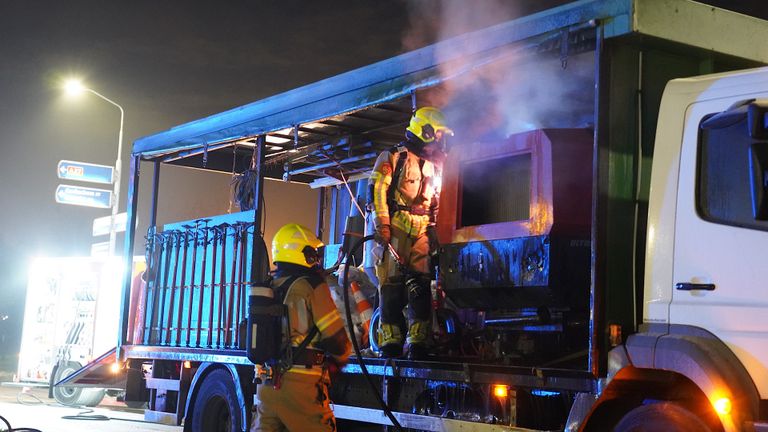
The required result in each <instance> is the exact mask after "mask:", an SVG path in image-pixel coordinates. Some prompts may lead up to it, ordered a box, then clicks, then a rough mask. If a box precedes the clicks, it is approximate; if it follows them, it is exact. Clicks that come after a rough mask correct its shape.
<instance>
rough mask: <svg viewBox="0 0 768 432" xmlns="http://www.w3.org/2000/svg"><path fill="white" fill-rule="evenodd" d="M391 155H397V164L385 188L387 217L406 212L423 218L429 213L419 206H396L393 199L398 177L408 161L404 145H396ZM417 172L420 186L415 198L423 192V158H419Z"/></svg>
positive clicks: (395, 201) (396, 203)
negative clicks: (398, 212) (419, 177)
mask: <svg viewBox="0 0 768 432" xmlns="http://www.w3.org/2000/svg"><path fill="white" fill-rule="evenodd" d="M390 152H392V153H397V162H395V170H394V172H393V173H392V181H391V182H390V183H389V187H387V207H389V217H390V218H391V217H392V215H393V214H394V213H395V212H396V211H407V212H409V213H410V214H412V215H416V216H423V215H426V214H428V213H429V210H427V209H424V208H423V207H420V206H407V205H402V204H398V202H397V200H396V199H395V192H396V191H397V184H398V183H399V181H400V175H401V174H402V172H403V167H405V161H406V160H407V159H408V149H407V148H406V146H404V145H397V146H395V147H393V148H392V150H390ZM419 171H420V172H421V184H420V185H419V193H418V194H417V196H419V195H421V194H422V193H423V192H424V158H422V157H419Z"/></svg>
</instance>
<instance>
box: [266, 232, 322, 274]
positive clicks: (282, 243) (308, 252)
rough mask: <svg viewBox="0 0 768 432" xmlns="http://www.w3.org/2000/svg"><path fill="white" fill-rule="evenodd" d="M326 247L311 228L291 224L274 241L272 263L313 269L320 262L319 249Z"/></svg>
mask: <svg viewBox="0 0 768 432" xmlns="http://www.w3.org/2000/svg"><path fill="white" fill-rule="evenodd" d="M323 246H325V245H324V244H323V242H321V241H320V240H319V239H318V238H317V237H316V236H315V235H314V234H313V233H312V231H310V230H309V228H307V227H305V226H303V225H299V224H296V223H289V224H287V225H284V226H283V227H282V228H280V229H279V230H277V233H275V237H274V238H273V239H272V261H273V262H276V263H277V262H283V263H291V264H298V265H300V266H303V267H312V266H314V265H315V264H318V263H319V262H320V258H321V257H320V256H319V255H320V253H319V252H318V249H319V248H321V247H323Z"/></svg>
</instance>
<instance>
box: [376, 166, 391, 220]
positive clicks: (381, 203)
mask: <svg viewBox="0 0 768 432" xmlns="http://www.w3.org/2000/svg"><path fill="white" fill-rule="evenodd" d="M371 180H373V208H374V209H375V211H376V216H377V217H378V218H383V219H389V206H388V204H387V189H389V185H390V183H392V176H391V175H384V174H382V173H380V172H378V171H374V172H373V173H372V174H371Z"/></svg>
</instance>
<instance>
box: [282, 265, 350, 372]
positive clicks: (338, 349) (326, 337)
mask: <svg viewBox="0 0 768 432" xmlns="http://www.w3.org/2000/svg"><path fill="white" fill-rule="evenodd" d="M277 265H278V267H277V272H276V274H275V275H274V281H273V285H274V286H280V285H281V284H282V283H284V282H285V281H286V280H287V279H288V278H289V277H291V276H296V275H298V276H300V277H299V278H298V279H296V280H295V281H294V282H293V283H292V284H291V286H290V287H288V289H287V291H286V294H285V300H284V303H285V304H286V305H287V306H288V322H289V325H290V338H291V345H292V346H293V347H297V346H299V344H301V342H302V341H303V340H304V338H305V337H306V336H307V334H308V333H309V332H310V331H311V329H312V327H313V326H317V329H318V332H317V333H316V336H315V337H314V339H313V340H312V342H310V344H309V345H308V348H311V349H317V350H322V351H325V353H326V354H327V355H330V356H331V357H333V359H334V360H335V361H336V362H337V363H341V364H343V363H345V362H346V361H347V359H348V358H349V356H350V354H351V342H350V340H349V338H348V337H347V333H346V332H345V331H344V323H343V321H342V319H341V315H340V314H339V311H338V310H337V309H336V305H335V304H334V302H333V299H332V298H331V291H330V288H329V287H328V284H327V283H326V282H325V278H324V277H323V275H322V274H321V273H320V272H318V271H317V270H314V269H309V268H306V267H302V266H299V265H296V264H288V263H278V264H277ZM289 372H296V373H306V374H316V375H320V374H321V370H320V369H319V368H311V369H308V368H298V367H293V368H291V369H289Z"/></svg>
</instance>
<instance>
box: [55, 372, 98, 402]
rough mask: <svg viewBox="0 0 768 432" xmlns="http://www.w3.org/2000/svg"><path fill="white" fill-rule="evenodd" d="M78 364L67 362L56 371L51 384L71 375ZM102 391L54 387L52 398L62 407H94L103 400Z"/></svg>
mask: <svg viewBox="0 0 768 432" xmlns="http://www.w3.org/2000/svg"><path fill="white" fill-rule="evenodd" d="M80 367H81V366H80V364H79V363H75V362H67V363H64V364H62V365H61V366H59V367H58V368H57V369H56V374H55V375H54V378H53V382H54V383H57V382H59V381H61V380H62V379H64V378H66V377H68V376H70V375H72V374H73V373H75V371H77V370H78V369H80ZM104 393H105V391H104V389H97V388H84V387H65V386H56V387H54V388H53V397H54V398H55V399H56V401H57V402H58V403H60V404H62V405H70V406H88V407H92V406H96V405H98V404H99V403H101V400H102V399H104Z"/></svg>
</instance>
